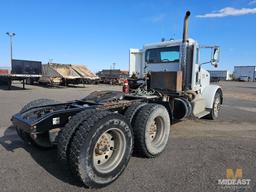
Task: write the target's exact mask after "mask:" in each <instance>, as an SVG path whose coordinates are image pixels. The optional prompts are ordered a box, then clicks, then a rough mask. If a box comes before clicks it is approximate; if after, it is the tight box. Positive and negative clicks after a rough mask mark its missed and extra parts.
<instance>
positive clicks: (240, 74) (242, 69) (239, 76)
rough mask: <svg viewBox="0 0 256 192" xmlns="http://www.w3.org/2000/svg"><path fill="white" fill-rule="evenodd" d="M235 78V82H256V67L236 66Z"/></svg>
mask: <svg viewBox="0 0 256 192" xmlns="http://www.w3.org/2000/svg"><path fill="white" fill-rule="evenodd" d="M233 77H234V79H235V80H242V81H255V78H256V66H235V67H234V73H233Z"/></svg>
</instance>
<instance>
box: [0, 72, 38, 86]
mask: <svg viewBox="0 0 256 192" xmlns="http://www.w3.org/2000/svg"><path fill="white" fill-rule="evenodd" d="M40 77H41V75H31V74H0V81H4V82H6V84H7V85H8V89H9V90H10V89H11V87H12V82H13V81H22V88H23V89H25V84H26V80H27V79H38V78H40Z"/></svg>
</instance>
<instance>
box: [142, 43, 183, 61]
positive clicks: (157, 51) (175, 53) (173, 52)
mask: <svg viewBox="0 0 256 192" xmlns="http://www.w3.org/2000/svg"><path fill="white" fill-rule="evenodd" d="M145 57H146V58H145V60H146V62H147V63H174V62H175V63H177V62H179V61H180V47H179V46H174V47H163V48H154V49H148V50H147V51H146V55H145Z"/></svg>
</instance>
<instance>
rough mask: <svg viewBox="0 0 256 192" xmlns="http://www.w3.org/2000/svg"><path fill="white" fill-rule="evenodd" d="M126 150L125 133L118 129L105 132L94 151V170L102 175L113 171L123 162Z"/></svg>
mask: <svg viewBox="0 0 256 192" xmlns="http://www.w3.org/2000/svg"><path fill="white" fill-rule="evenodd" d="M125 149H126V138H125V136H124V133H123V132H122V131H120V130H119V129H117V128H111V129H109V130H107V131H105V132H104V133H103V134H102V135H101V136H100V137H99V139H98V141H97V143H96V145H95V147H94V151H93V165H94V168H95V169H96V170H97V171H99V172H101V173H108V172H111V171H113V170H114V169H115V168H116V167H117V166H118V165H119V163H120V161H121V160H122V158H123V156H124V153H125Z"/></svg>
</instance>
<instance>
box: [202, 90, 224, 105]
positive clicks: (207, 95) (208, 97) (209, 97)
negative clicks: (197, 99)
mask: <svg viewBox="0 0 256 192" xmlns="http://www.w3.org/2000/svg"><path fill="white" fill-rule="evenodd" d="M217 92H219V93H220V98H221V104H222V103H223V91H222V89H221V87H220V86H219V85H208V86H207V87H205V88H204V89H203V91H202V96H203V98H204V100H205V107H206V108H209V109H212V106H213V102H214V97H215V94H216V93H217Z"/></svg>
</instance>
